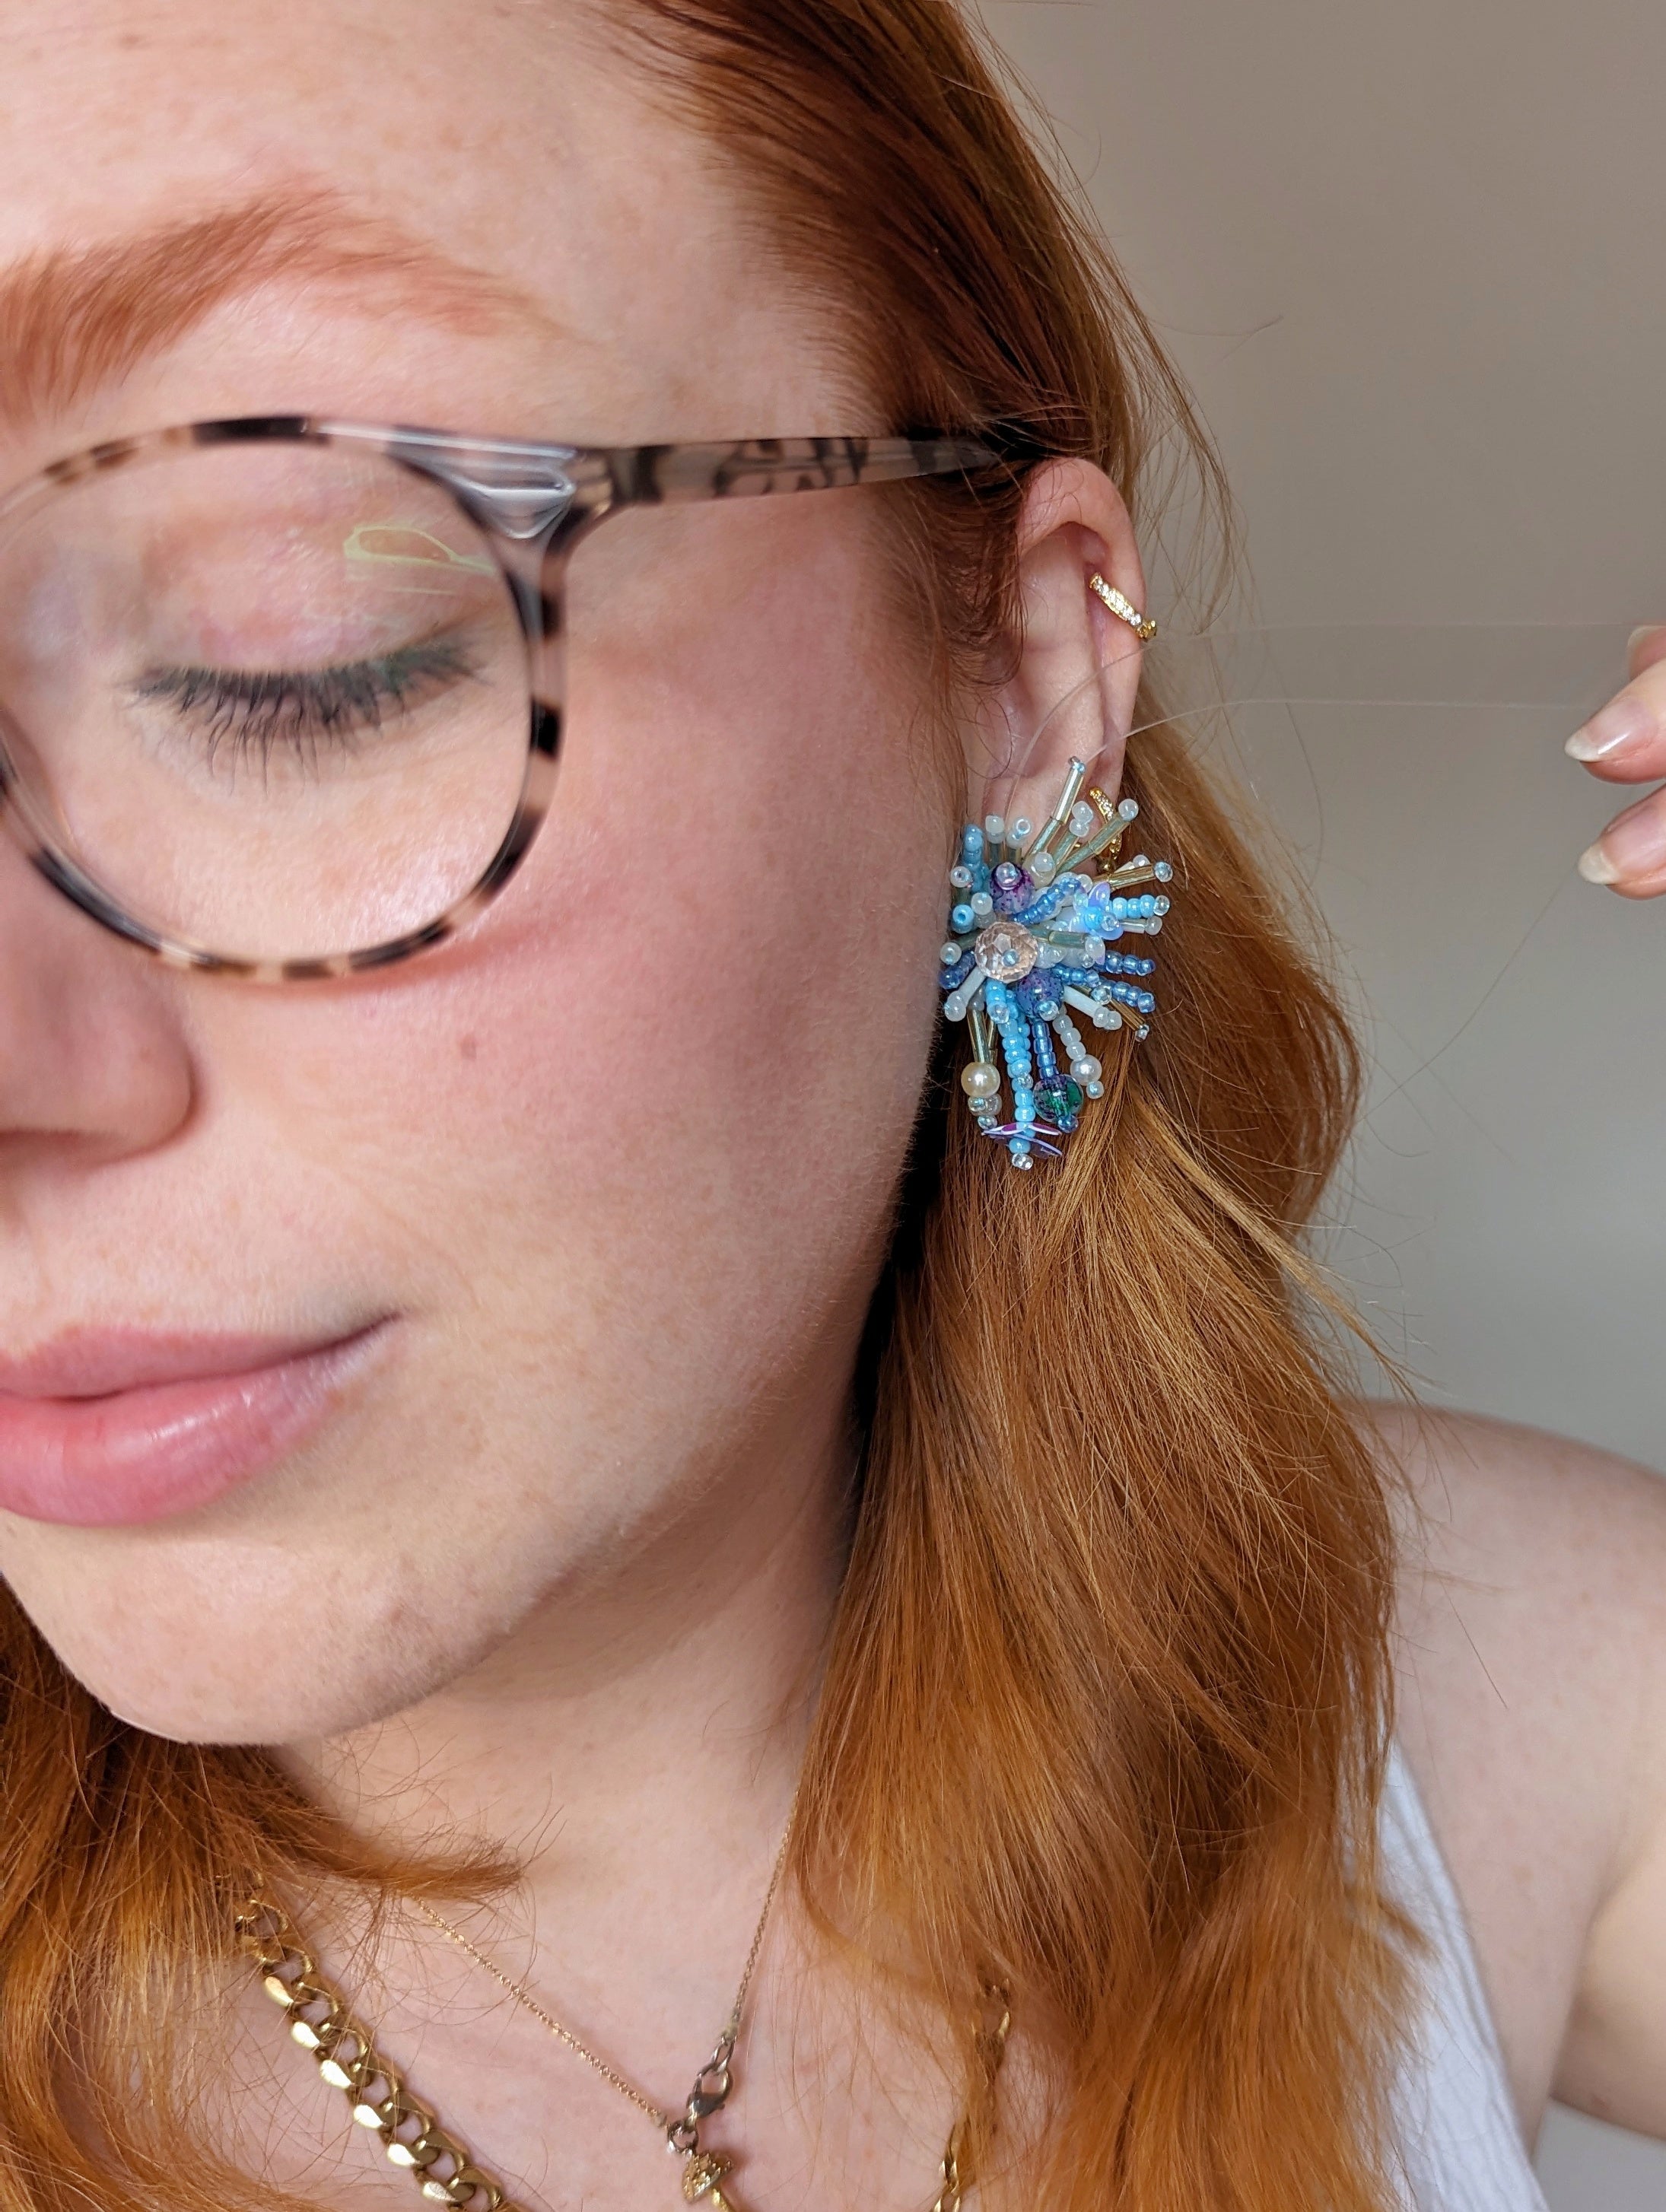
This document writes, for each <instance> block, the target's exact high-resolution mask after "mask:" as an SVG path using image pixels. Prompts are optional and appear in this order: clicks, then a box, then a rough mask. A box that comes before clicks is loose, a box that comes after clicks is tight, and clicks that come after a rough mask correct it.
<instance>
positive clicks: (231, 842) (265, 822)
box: [0, 442, 531, 960]
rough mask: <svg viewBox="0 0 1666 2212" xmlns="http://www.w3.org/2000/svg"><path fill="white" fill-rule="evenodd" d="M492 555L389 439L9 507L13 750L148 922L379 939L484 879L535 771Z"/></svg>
mask: <svg viewBox="0 0 1666 2212" xmlns="http://www.w3.org/2000/svg"><path fill="white" fill-rule="evenodd" d="M528 668H529V663H528V655H527V648H526V641H525V639H524V636H523V634H522V631H521V628H520V622H519V620H518V618H517V616H516V612H515V609H514V601H513V599H512V597H511V593H510V589H509V586H508V582H507V581H506V580H505V578H504V576H503V574H502V571H501V569H500V567H499V564H498V562H497V561H496V559H495V558H494V556H493V553H492V550H491V548H490V546H489V544H488V543H487V541H486V539H485V538H484V537H483V535H482V534H481V533H480V532H478V531H477V529H476V527H475V526H474V525H473V524H472V523H471V521H470V520H469V518H468V517H467V515H466V514H465V513H464V512H463V510H462V509H461V508H460V507H459V506H458V504H457V502H456V501H454V500H453V498H452V497H451V495H449V494H448V493H447V491H445V490H444V489H441V487H440V486H438V485H436V484H434V483H429V481H428V480H426V479H425V478H423V477H421V476H418V475H415V474H413V473H411V472H410V471H409V470H407V469H405V468H404V467H402V466H400V465H398V463H397V462H395V461H392V460H391V459H388V458H387V457H386V456H384V455H380V454H376V453H362V452H356V451H353V450H351V449H348V448H344V447H316V446H310V445H305V444H300V443H295V444H290V443H287V442H275V443H270V444H258V445H226V446H214V447H179V448H177V449H172V450H167V451H165V452H164V453H162V454H161V456H160V457H158V458H155V459H146V460H144V461H143V462H138V463H135V464H134V465H131V466H127V467H122V468H118V469H115V470H112V471H108V472H106V473H100V474H95V475H92V476H89V477H86V478H84V479H82V480H81V481H79V482H76V483H70V484H67V485H65V486H64V487H62V488H60V489H58V491H56V492H55V493H54V494H53V495H51V496H50V497H47V498H46V499H44V500H43V501H40V502H39V503H38V504H36V505H34V506H33V507H27V508H26V509H25V510H24V511H23V512H22V513H21V514H20V515H18V516H16V517H15V518H14V519H13V520H9V521H8V520H0V744H3V747H4V749H5V751H6V754H7V756H8V757H9V762H10V764H11V767H12V770H13V773H14V776H15V779H16V780H17V781H18V782H19V783H20V785H21V790H22V797H23V800H24V803H25V805H27V807H28V808H30V809H31V810H32V811H33V812H34V813H35V814H36V816H37V817H38V819H39V820H40V823H41V824H42V826H43V828H44V829H45V831H46V835H47V836H49V837H50V838H51V839H52V842H55V843H57V844H58V846H59V847H60V848H63V849H64V850H65V851H66V852H67V854H68V855H69V856H70V858H71V859H72V860H75V861H76V863H77V864H78V865H79V866H81V867H82V869H83V870H84V871H85V872H86V873H87V874H88V876H89V877H90V878H92V879H93V880H94V882H95V883H96V884H99V885H100V886H101V887H102V888H103V889H104V890H106V891H107V892H108V893H110V894H111V895H112V896H113V897H114V898H115V899H116V900H117V902H119V904H120V905H121V906H122V907H123V908H125V910H126V911H127V912H128V913H129V914H130V915H131V916H132V917H133V918H134V919H136V920H137V921H141V922H143V923H145V924H147V925H149V927H153V928H155V929H157V930H158V931H159V932H161V933H162V934H164V935H166V936H170V937H173V938H176V939H185V940H186V941H188V942H194V943H196V944H198V945H204V946H207V947H208V948H210V950H212V951H216V952H220V953H222V954H228V955H231V956H234V957H244V958H248V959H254V960H271V959H294V958H302V957H314V956H319V955H328V954H332V953H337V952H343V951H353V950H356V949H360V948H362V947H367V946H370V945H378V944H381V943H384V942H386V941H387V940H389V939H393V938H396V937H398V936H399V935H400V934H401V933H404V932H406V931H409V930H412V929H417V928H420V927H423V926H424V925H425V924H427V923H428V922H429V921H433V920H435V919H436V918H437V917H438V916H439V915H441V914H443V913H444V912H445V911H446V910H447V908H449V907H451V906H453V904H455V902H457V901H458V900H459V898H461V897H462V896H465V894H466V892H467V891H468V890H471V888H472V886H473V885H474V884H476V883H477V881H478V879H479V878H480V876H481V874H482V873H483V871H484V870H485V868H486V867H487V866H489V862H490V861H491V860H492V857H493V855H494V854H496V851H497V849H498V848H499V846H500V845H501V843H502V840H503V838H504V836H505V835H506V833H507V831H508V829H509V827H510V825H511V823H512V822H513V821H514V816H515V811H516V808H517V805H518V802H519V799H520V793H521V789H522V785H523V781H524V778H525V775H526V757H527V733H528V726H529V720H530V714H531V684H530V679H529V674H528Z"/></svg>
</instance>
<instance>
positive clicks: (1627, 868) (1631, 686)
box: [1567, 623, 1666, 898]
mask: <svg viewBox="0 0 1666 2212" xmlns="http://www.w3.org/2000/svg"><path fill="white" fill-rule="evenodd" d="M1628 659H1629V661H1630V665H1631V681H1630V682H1629V683H1628V684H1626V688H1625V690H1623V691H1620V692H1617V693H1616V694H1615V695H1614V697H1613V698H1612V699H1610V700H1609V702H1608V705H1607V706H1606V707H1604V708H1601V709H1600V710H1599V712H1597V713H1596V714H1593V715H1592V716H1591V718H1590V721H1588V722H1587V723H1586V724H1585V725H1584V727H1583V728H1582V729H1578V730H1576V731H1575V732H1574V733H1573V735H1572V737H1571V738H1569V739H1568V741H1567V750H1568V751H1569V753H1570V754H1571V755H1572V757H1573V758H1574V759H1575V760H1577V761H1581V762H1583V763H1584V765H1585V767H1586V768H1588V769H1590V772H1591V774H1592V775H1595V776H1599V777H1601V779H1602V781H1603V782H1604V783H1653V782H1656V781H1657V780H1658V779H1659V778H1660V777H1662V776H1666V623H1659V624H1656V625H1655V626H1654V627H1652V628H1650V629H1639V630H1634V631H1633V633H1632V641H1631V647H1630V651H1629V654H1628ZM1579 872H1580V874H1581V875H1582V876H1584V878H1586V880H1587V881H1588V882H1590V883H1593V884H1607V885H1608V888H1609V889H1610V890H1615V891H1618V892H1619V893H1620V896H1621V897H1622V898H1658V897H1660V896H1662V895H1663V893H1666V789H1662V790H1659V791H1651V793H1650V794H1649V796H1648V797H1647V798H1646V799H1639V800H1638V802H1637V804H1636V805H1635V806H1628V807H1627V808H1626V811H1625V812H1624V813H1623V814H1616V815H1615V817H1614V820H1613V821H1612V822H1610V823H1609V824H1608V828H1607V829H1605V830H1604V831H1603V832H1602V836H1600V837H1599V838H1598V839H1597V841H1596V843H1595V844H1594V845H1593V846H1592V847H1591V848H1590V851H1589V852H1586V853H1582V854H1580V856H1579Z"/></svg>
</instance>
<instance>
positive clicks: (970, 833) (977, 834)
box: [960, 822, 983, 860]
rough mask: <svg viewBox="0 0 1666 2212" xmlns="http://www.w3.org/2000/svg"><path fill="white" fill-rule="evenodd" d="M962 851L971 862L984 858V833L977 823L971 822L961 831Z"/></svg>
mask: <svg viewBox="0 0 1666 2212" xmlns="http://www.w3.org/2000/svg"><path fill="white" fill-rule="evenodd" d="M960 849H961V851H962V852H963V853H964V854H965V855H966V858H967V859H968V860H982V858H983V832H982V830H981V829H979V828H978V826H977V824H976V823H975V822H969V823H967V824H966V827H965V828H964V829H963V830H962V831H961V833H960Z"/></svg>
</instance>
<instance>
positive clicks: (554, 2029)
mask: <svg viewBox="0 0 1666 2212" xmlns="http://www.w3.org/2000/svg"><path fill="white" fill-rule="evenodd" d="M797 1811H798V1797H797V1795H796V1793H794V1796H793V1805H792V1809H791V1810H790V1811H789V1812H788V1814H787V1827H786V1831H785V1832H784V1833H783V1835H782V1837H781V1848H780V1850H778V1851H777V1852H776V1853H775V1864H774V1866H773V1867H772V1868H771V1869H770V1870H769V1887H768V1888H767V1889H766V1890H765V1891H764V1893H763V1908H762V1910H761V1911H759V1913H758V1916H757V1927H756V1928H754V1929H753V1930H752V1941H751V1948H750V1949H749V1950H748V1951H747V1954H746V1963H745V1966H743V1967H742V1968H741V1970H740V1986H739V1989H737V1990H736V1991H735V1993H734V2002H733V2004H732V2005H731V2006H730V2007H729V2017H728V2019H727V2021H726V2022H725V2024H724V2027H723V2032H722V2033H721V2035H720V2036H719V2037H718V2039H717V2042H716V2044H715V2045H714V2048H713V2051H712V2055H711V2057H709V2058H708V2060H707V2061H706V2063H705V2064H704V2065H703V2066H702V2068H701V2069H700V2071H699V2072H698V2073H697V2074H696V2075H695V2077H694V2087H693V2088H691V2089H690V2092H689V2094H688V2100H687V2102H686V2103H685V2104H684V2107H683V2111H682V2112H681V2114H680V2115H679V2117H678V2118H676V2119H674V2120H673V2119H672V2118H671V2117H670V2115H669V2114H668V2113H667V2112H664V2111H663V2110H662V2109H661V2108H660V2106H658V2105H656V2104H655V2103H654V2100H652V2098H650V2097H647V2096H644V2095H643V2093H642V2092H641V2090H640V2089H639V2088H637V2087H635V2084H634V2083H633V2082H630V2081H627V2080H626V2079H625V2077H624V2075H623V2074H621V2073H620V2072H619V2071H618V2069H617V2068H616V2067H612V2066H610V2065H609V2064H608V2063H607V2061H606V2060H605V2058H603V2057H599V2056H598V2054H597V2053H596V2052H595V2051H593V2050H592V2049H591V2048H590V2045H588V2044H587V2042H585V2040H584V2039H583V2038H582V2037H581V2036H578V2035H575V2033H573V2031H572V2029H571V2028H570V2027H563V2026H562V2023H561V2021H558V2020H557V2019H556V2017H555V2015H554V2014H553V2013H550V2012H546V2011H545V2010H544V2007H543V2006H542V2005H541V2004H540V2003H539V2002H538V1999H537V1998H536V1997H535V1996H533V1995H532V1991H531V1990H529V1989H527V1988H526V1984H524V1983H522V1982H518V1981H516V1980H515V1979H514V1977H513V1976H512V1975H510V1974H506V1973H505V1972H504V1971H503V1969H502V1966H498V1965H497V1964H496V1961H495V1960H491V1959H489V1958H488V1957H487V1956H486V1954H485V1953H484V1952H483V1951H482V1950H479V1949H477V1948H476V1946H475V1945H474V1944H472V1943H471V1942H470V1941H469V1939H468V1937H467V1936H465V1935H464V1933H463V1932H462V1930H461V1929H459V1928H453V1926H452V1924H451V1923H450V1921H449V1920H447V1919H445V1918H444V1917H442V1916H441V1914H440V1913H437V1912H436V1911H435V1910H434V1908H433V1906H432V1905H426V1904H424V1903H423V1901H422V1899H418V1900H417V1910H418V1911H419V1912H421V1914H422V1915H423V1918H424V1919H425V1920H427V1921H428V1922H429V1924H430V1925H431V1926H433V1927H435V1928H437V1929H439V1930H440V1931H441V1934H442V1935H444V1936H449V1937H450V1938H451V1940H452V1942H453V1943H455V1944H456V1945H457V1946H458V1948H459V1950H463V1951H466V1952H467V1953H468V1954H469V1956H470V1958H471V1959H472V1960H474V1962H475V1964H476V1965H477V1966H482V1967H483V1968H484V1969H485V1971H486V1972H487V1973H489V1975H490V1976H491V1978H492V1979H493V1980H494V1981H495V1982H496V1983H497V1984H498V1985H499V1986H500V1988H502V1989H504V1990H508V1994H509V1995H510V1996H512V1997H513V1998H514V2000H515V2002H516V2003H517V2004H520V2005H524V2006H525V2007H526V2010H527V2011H528V2012H529V2013H531V2015H532V2017H533V2019H534V2020H536V2021H539V2022H540V2023H541V2024H542V2025H543V2026H544V2027H546V2028H547V2029H548V2030H549V2031H550V2034H551V2035H553V2036H554V2037H555V2038H556V2040H557V2041H558V2042H561V2043H564V2044H565V2045H567V2048H568V2049H569V2051H572V2052H573V2054H574V2055H575V2057H579V2058H581V2059H583V2061H584V2063H585V2064H586V2065H587V2066H591V2067H593V2068H594V2069H595V2070H596V2072H597V2073H598V2074H599V2075H601V2077H602V2079H603V2081H605V2082H607V2083H609V2084H610V2085H611V2087H613V2088H615V2089H617V2091H618V2093H619V2094H620V2095H621V2096H622V2097H628V2098H629V2100H630V2102H631V2103H632V2104H633V2105H635V2106H636V2108H637V2110H638V2111H639V2112H646V2113H647V2115H648V2118H649V2119H651V2120H652V2121H653V2123H654V2126H655V2127H656V2128H657V2129H658V2130H660V2134H661V2135H662V2136H664V2137H665V2138H666V2149H667V2150H669V2151H671V2152H672V2153H673V2154H675V2155H677V2156H678V2157H680V2158H681V2159H682V2160H683V2194H684V2197H686V2198H687V2199H688V2200H689V2202H690V2203H693V2202H694V2201H695V2200H696V2198H697V2197H707V2198H708V2199H709V2201H710V2204H711V2212H736V2208H735V2207H733V2205H731V2204H730V2203H729V2201H728V2199H727V2197H725V2196H724V2194H723V2192H722V2191H721V2188H720V2187H719V2186H718V2185H719V2183H720V2182H721V2179H722V2178H723V2176H724V2175H725V2174H726V2173H727V2172H729V2171H730V2169H731V2168H732V2166H733V2164H734V2161H733V2159H730V2158H726V2157H724V2156H723V2155H722V2154H721V2153H720V2152H716V2151H708V2150H702V2148H701V2144H700V2129H701V2124H702V2122H703V2121H705V2120H708V2119H709V2118H711V2116H712V2114H713V2113H714V2112H721V2111H722V2109H723V2107H724V2106H725V2105H726V2104H727V2102H728V2100H729V2093H730V2092H731V2090H732V2089H733V2087H734V2065H733V2061H734V2050H735V2045H736V2043H737V2042H738V2041H739V2037H740V2020H741V2015H742V2014H743V2013H744V2012H745V2008H746V1996H747V1992H748V1991H749V1990H750V1989H751V1985H752V1975H753V1972H754V1971H755V1970H756V1968H757V1961H758V1954H759V1953H760V1952H761V1951H762V1950H763V1934H764V1930H765V1929H766V1928H767V1927H768V1925H769V1908H770V1906H771V1905H774V1903H775V1892H776V1890H777V1889H778V1888H779V1887H781V1869H782V1868H783V1867H784V1866H785V1865H786V1863H787V1844H789V1843H790V1842H791V1841H792V1836H793V1816H794V1815H795V1814H796V1813H797Z"/></svg>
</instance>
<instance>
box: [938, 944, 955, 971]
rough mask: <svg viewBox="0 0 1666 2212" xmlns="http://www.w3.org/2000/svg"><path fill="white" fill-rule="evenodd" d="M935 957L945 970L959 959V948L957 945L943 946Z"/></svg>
mask: <svg viewBox="0 0 1666 2212" xmlns="http://www.w3.org/2000/svg"><path fill="white" fill-rule="evenodd" d="M937 957H938V958H939V960H940V961H941V962H942V963H943V965H944V966H945V968H952V967H953V966H954V963H955V962H956V961H957V960H958V959H959V957H960V947H959V946H958V945H944V946H943V948H942V950H941V951H939V954H938V956H937Z"/></svg>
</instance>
